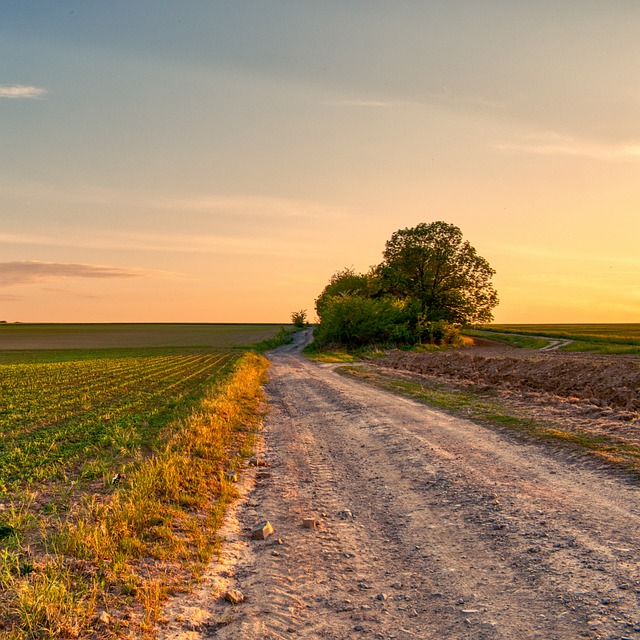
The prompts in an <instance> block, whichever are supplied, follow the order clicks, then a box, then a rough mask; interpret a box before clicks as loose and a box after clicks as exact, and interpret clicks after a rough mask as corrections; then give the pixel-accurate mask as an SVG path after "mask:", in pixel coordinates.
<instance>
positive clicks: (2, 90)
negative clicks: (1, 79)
mask: <svg viewBox="0 0 640 640" xmlns="http://www.w3.org/2000/svg"><path fill="white" fill-rule="evenodd" d="M47 93H48V92H47V90H46V89H43V88H42V87H31V86H27V85H23V84H0V98H9V99H11V100H39V99H40V98H44V96H46V95H47Z"/></svg>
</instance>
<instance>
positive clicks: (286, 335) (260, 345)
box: [250, 327, 298, 353]
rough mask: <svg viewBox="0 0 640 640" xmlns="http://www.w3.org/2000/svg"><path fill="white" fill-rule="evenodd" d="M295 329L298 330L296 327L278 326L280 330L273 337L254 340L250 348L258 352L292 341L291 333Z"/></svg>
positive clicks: (294, 331)
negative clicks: (258, 340)
mask: <svg viewBox="0 0 640 640" xmlns="http://www.w3.org/2000/svg"><path fill="white" fill-rule="evenodd" d="M296 331H298V329H291V330H287V329H285V328H284V327H280V331H278V333H276V335H275V336H273V338H268V339H267V340H262V341H260V342H256V343H255V344H252V345H250V348H251V349H252V350H253V351H257V352H258V353H264V352H265V351H270V350H271V349H275V348H276V347H281V346H282V345H284V344H289V343H291V342H293V334H294V333H296Z"/></svg>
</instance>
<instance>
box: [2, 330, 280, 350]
mask: <svg viewBox="0 0 640 640" xmlns="http://www.w3.org/2000/svg"><path fill="white" fill-rule="evenodd" d="M278 329H279V325H275V324H0V354H1V352H2V351H5V350H21V351H24V350H33V349H37V350H42V349H45V350H49V349H107V348H112V349H127V348H128V349H131V348H138V349H139V348H151V347H156V348H157V347H186V346H199V347H213V348H216V349H227V348H229V347H236V346H239V345H250V344H253V343H255V342H259V341H261V340H265V339H267V338H270V337H272V336H273V335H275V334H276V333H277V331H278Z"/></svg>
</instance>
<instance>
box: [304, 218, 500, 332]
mask: <svg viewBox="0 0 640 640" xmlns="http://www.w3.org/2000/svg"><path fill="white" fill-rule="evenodd" d="M494 274H495V271H494V270H493V269H492V268H491V266H490V265H489V263H488V262H487V261H486V260H485V259H484V258H482V257H481V256H479V255H478V254H477V252H476V250H475V249H474V248H473V247H472V246H471V244H469V242H467V241H465V240H464V239H463V236H462V231H461V230H460V229H459V228H458V227H456V226H455V225H452V224H448V223H446V222H441V221H438V222H432V223H430V224H426V223H421V224H419V225H417V226H416V227H413V228H407V229H400V230H398V231H396V232H395V233H394V234H393V235H392V236H391V238H390V239H389V240H388V241H387V243H386V245H385V249H384V252H383V262H382V263H381V264H379V265H378V266H376V267H372V269H371V270H370V271H369V273H367V274H361V273H357V272H356V271H354V270H353V269H349V268H347V269H343V270H342V271H338V272H337V273H335V274H334V275H333V276H332V277H331V280H330V281H329V283H328V284H327V285H326V287H325V288H324V290H323V291H322V293H321V294H320V295H319V296H318V298H317V299H316V311H317V313H318V317H319V318H320V326H319V327H318V329H317V331H316V337H317V339H318V340H319V342H337V343H342V344H366V343H367V342H385V341H386V342H396V343H405V344H406V343H408V344H411V343H415V342H422V341H424V340H425V339H426V340H427V341H429V342H440V341H451V340H455V336H456V331H455V327H456V326H460V325H469V324H475V323H480V322H489V321H490V320H491V319H492V318H493V315H492V310H493V308H494V307H495V306H496V305H497V304H498V296H497V293H496V291H495V289H494V288H493V285H492V284H491V278H492V277H493V275H494Z"/></svg>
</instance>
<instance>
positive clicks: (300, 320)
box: [291, 309, 309, 329]
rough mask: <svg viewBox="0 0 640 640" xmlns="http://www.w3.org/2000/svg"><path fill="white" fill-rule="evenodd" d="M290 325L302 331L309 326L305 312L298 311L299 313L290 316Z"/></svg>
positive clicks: (304, 310)
mask: <svg viewBox="0 0 640 640" xmlns="http://www.w3.org/2000/svg"><path fill="white" fill-rule="evenodd" d="M291 323H292V324H293V326H294V327H296V328H298V329H304V328H305V327H307V326H308V325H309V323H308V322H307V310H306V309H300V311H294V312H293V313H292V314H291Z"/></svg>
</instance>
